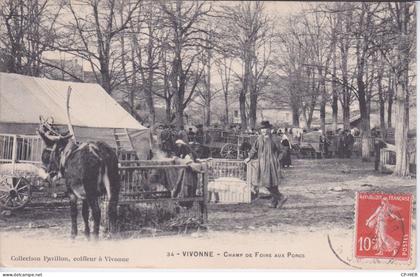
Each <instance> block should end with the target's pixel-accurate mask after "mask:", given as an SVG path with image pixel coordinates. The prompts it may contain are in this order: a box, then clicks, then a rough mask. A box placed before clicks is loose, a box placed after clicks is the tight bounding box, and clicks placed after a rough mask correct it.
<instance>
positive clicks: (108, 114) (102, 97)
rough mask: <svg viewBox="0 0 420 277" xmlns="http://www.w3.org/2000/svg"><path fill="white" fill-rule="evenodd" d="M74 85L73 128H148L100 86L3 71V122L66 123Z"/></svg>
mask: <svg viewBox="0 0 420 277" xmlns="http://www.w3.org/2000/svg"><path fill="white" fill-rule="evenodd" d="M69 86H71V88H72V93H71V98H70V118H71V122H72V124H73V125H74V126H80V127H94V128H127V129H137V130H143V129H146V128H145V127H143V126H142V125H141V124H140V123H139V122H138V121H137V120H135V119H134V118H133V117H132V116H131V115H130V114H129V113H128V112H127V111H126V110H124V109H123V108H122V107H121V106H120V105H119V104H118V103H117V102H116V101H115V100H114V99H113V98H112V97H111V96H110V95H108V94H107V93H106V91H105V90H104V89H103V88H102V87H101V86H100V85H98V84H87V83H75V82H66V81H56V80H49V79H46V78H35V77H30V76H24V75H18V74H10V73H1V72H0V122H1V123H28V124H37V123H39V116H40V115H42V116H44V117H49V116H52V117H53V118H54V123H55V124H62V125H66V124H67V110H66V100H67V90H68V87H69Z"/></svg>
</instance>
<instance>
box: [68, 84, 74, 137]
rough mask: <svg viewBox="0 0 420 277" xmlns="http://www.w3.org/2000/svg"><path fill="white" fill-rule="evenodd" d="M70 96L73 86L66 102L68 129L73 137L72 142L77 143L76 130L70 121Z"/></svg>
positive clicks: (69, 89) (69, 90)
mask: <svg viewBox="0 0 420 277" xmlns="http://www.w3.org/2000/svg"><path fill="white" fill-rule="evenodd" d="M70 96H71V86H69V88H68V90H67V101H66V107H67V127H68V129H69V132H70V135H72V138H71V139H72V140H73V141H76V137H75V136H74V130H73V125H72V124H71V119H70Z"/></svg>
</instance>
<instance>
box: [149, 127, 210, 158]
mask: <svg viewBox="0 0 420 277" xmlns="http://www.w3.org/2000/svg"><path fill="white" fill-rule="evenodd" d="M159 129H160V131H158V134H157V137H158V146H159V149H160V150H161V151H162V152H163V153H164V154H165V155H166V157H179V158H183V159H184V158H186V157H187V156H188V157H189V158H190V159H191V160H192V161H196V159H197V158H198V157H197V154H196V153H195V151H194V150H193V149H192V148H191V147H190V146H189V142H190V141H192V140H199V138H200V137H201V138H202V137H203V136H200V130H201V133H203V132H202V128H197V132H195V133H194V136H192V133H191V131H192V129H191V128H190V130H189V132H187V131H186V130H185V129H184V127H183V126H182V127H181V128H180V129H178V130H177V129H176V128H175V126H174V125H161V126H159ZM203 134H204V133H203Z"/></svg>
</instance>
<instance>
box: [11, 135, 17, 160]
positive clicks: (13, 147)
mask: <svg viewBox="0 0 420 277" xmlns="http://www.w3.org/2000/svg"><path fill="white" fill-rule="evenodd" d="M16 159H17V136H16V135H13V146H12V164H14V163H15V162H16Z"/></svg>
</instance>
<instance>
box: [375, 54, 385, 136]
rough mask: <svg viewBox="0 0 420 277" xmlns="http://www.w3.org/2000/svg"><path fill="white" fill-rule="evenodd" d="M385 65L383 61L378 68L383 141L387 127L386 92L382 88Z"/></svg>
mask: <svg viewBox="0 0 420 277" xmlns="http://www.w3.org/2000/svg"><path fill="white" fill-rule="evenodd" d="M383 67H384V63H383V62H382V59H381V64H380V65H379V68H378V79H377V82H378V98H379V118H380V127H381V136H382V138H383V139H385V132H386V126H385V99H384V91H383V87H382V78H383V73H384V70H383Z"/></svg>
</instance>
